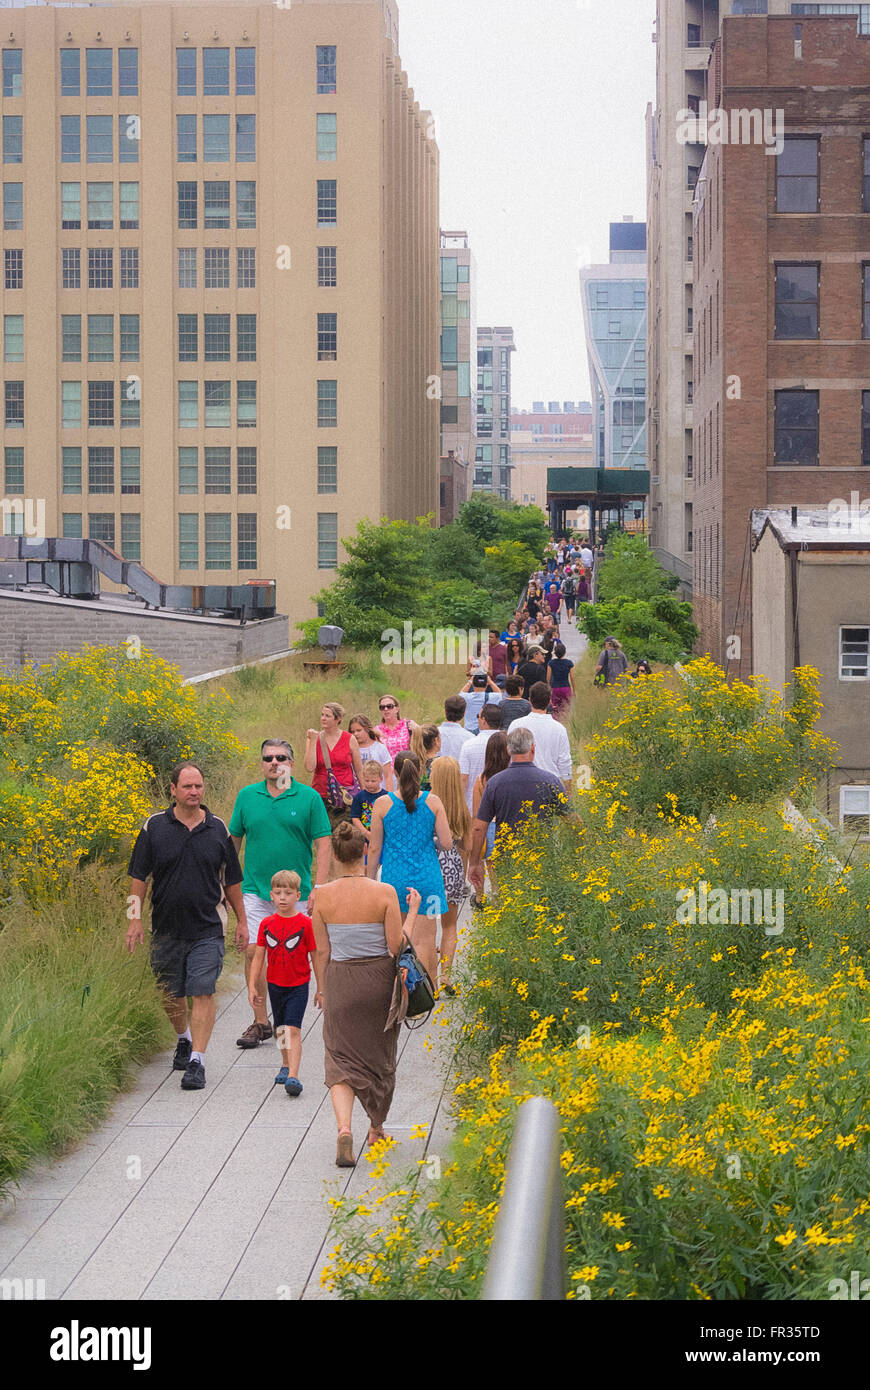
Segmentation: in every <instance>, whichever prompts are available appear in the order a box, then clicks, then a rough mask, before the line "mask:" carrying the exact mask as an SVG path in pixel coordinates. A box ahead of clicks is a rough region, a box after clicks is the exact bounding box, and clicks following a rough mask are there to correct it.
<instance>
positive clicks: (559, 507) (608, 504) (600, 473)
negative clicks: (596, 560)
mask: <svg viewBox="0 0 870 1390" xmlns="http://www.w3.org/2000/svg"><path fill="white" fill-rule="evenodd" d="M648 497H649V469H647V468H548V469H547V513H548V515H549V518H550V527H551V530H552V531H553V534H554V535H557V536H558V535H561V534H562V533H563V531H564V529H565V517H566V514H567V513H568V512H571V511H576V510H577V508H578V507H588V508H589V519H590V533H591V536H592V537H593V539H595V538H597V537H598V535H600V533H601V532H602V531H603V530H604V528H605V527H606V526H607V525H609V524H610V523H611V522H613V521H616V522H617V523H618V524H619V525H620V526H621V527H624V526H625V525H626V521H627V520H628V519H631V520H634V521H639V520H641V519H642V518H643V517H645V516H646V508H647V499H648Z"/></svg>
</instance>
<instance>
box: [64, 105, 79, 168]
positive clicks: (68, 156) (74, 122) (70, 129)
mask: <svg viewBox="0 0 870 1390" xmlns="http://www.w3.org/2000/svg"><path fill="white" fill-rule="evenodd" d="M81 160H82V122H81V117H80V116H61V118H60V162H61V164H80V163H81Z"/></svg>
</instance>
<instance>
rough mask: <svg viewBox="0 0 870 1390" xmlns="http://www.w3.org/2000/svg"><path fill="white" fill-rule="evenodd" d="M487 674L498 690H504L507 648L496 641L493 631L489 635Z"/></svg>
mask: <svg viewBox="0 0 870 1390" xmlns="http://www.w3.org/2000/svg"><path fill="white" fill-rule="evenodd" d="M487 655H488V656H489V661H490V666H489V674H490V675H491V676H492V678H493V680H494V681H495V683H496V685H497V686H498V688H499V690H503V689H504V680H505V676H506V675H507V646H506V645H505V643H504V642H500V641H499V640H498V633H497V632H496V631H495V630H493V631H492V632H490V634H489V649H488V652H487Z"/></svg>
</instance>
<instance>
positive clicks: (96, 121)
mask: <svg viewBox="0 0 870 1390" xmlns="http://www.w3.org/2000/svg"><path fill="white" fill-rule="evenodd" d="M85 126H86V133H87V153H86V159H87V162H88V164H111V163H112V162H113V160H114V153H115V151H114V142H113V138H112V117H111V116H86V117H85Z"/></svg>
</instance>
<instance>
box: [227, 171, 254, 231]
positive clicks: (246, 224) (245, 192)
mask: <svg viewBox="0 0 870 1390" xmlns="http://www.w3.org/2000/svg"><path fill="white" fill-rule="evenodd" d="M227 225H229V224H227ZM256 225H257V184H256V182H255V180H254V179H237V180H236V226H237V227H240V228H242V229H243V230H245V229H248V228H252V227H256Z"/></svg>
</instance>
